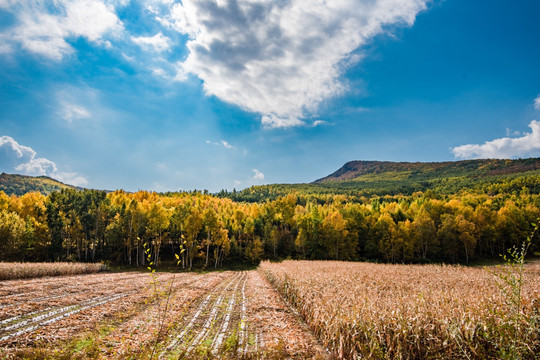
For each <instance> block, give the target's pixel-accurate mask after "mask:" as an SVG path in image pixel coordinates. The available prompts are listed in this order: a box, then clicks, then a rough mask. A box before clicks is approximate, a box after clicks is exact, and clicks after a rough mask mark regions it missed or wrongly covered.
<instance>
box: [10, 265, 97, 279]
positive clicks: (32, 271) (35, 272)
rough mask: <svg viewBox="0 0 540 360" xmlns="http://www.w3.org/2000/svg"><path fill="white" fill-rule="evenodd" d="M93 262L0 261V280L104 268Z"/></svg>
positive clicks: (84, 271) (76, 272)
mask: <svg viewBox="0 0 540 360" xmlns="http://www.w3.org/2000/svg"><path fill="white" fill-rule="evenodd" d="M106 269H107V267H106V266H105V265H103V264H95V263H65V262H63V263H62V262H58V263H18V262H0V280H13V279H28V278H36V277H43V276H60V275H78V274H92V273H97V272H100V271H104V270H106Z"/></svg>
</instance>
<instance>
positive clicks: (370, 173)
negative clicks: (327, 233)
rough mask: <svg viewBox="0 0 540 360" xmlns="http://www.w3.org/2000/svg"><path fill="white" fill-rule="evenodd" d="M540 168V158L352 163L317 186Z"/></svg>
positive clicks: (482, 175) (498, 172) (516, 172)
mask: <svg viewBox="0 0 540 360" xmlns="http://www.w3.org/2000/svg"><path fill="white" fill-rule="evenodd" d="M538 169H540V158H530V159H518V160H507V159H506V160H505V159H503V160H501V159H481V160H463V161H446V162H391V161H350V162H348V163H346V164H345V165H343V167H341V168H340V169H339V170H337V171H336V172H334V173H333V174H330V175H328V176H326V177H324V178H322V179H319V180H316V181H314V183H325V182H330V181H348V180H358V181H362V180H365V181H369V180H371V181H373V180H385V179H403V180H406V179H412V178H416V179H433V178H442V177H458V176H469V177H486V176H494V175H509V174H518V173H524V172H528V171H533V170H538Z"/></svg>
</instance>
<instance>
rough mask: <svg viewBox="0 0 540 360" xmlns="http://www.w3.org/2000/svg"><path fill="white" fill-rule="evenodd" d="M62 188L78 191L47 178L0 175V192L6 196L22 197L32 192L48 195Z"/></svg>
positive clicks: (73, 187)
mask: <svg viewBox="0 0 540 360" xmlns="http://www.w3.org/2000/svg"><path fill="white" fill-rule="evenodd" d="M64 188H71V189H78V188H77V187H75V186H72V185H66V184H64V183H61V182H60V181H58V180H55V179H52V178H50V177H48V176H27V175H17V174H6V173H2V174H0V191H3V192H5V193H6V194H7V195H23V194H26V193H27V192H32V191H37V192H40V193H42V194H44V195H48V194H50V193H51V192H53V191H58V190H61V189H64Z"/></svg>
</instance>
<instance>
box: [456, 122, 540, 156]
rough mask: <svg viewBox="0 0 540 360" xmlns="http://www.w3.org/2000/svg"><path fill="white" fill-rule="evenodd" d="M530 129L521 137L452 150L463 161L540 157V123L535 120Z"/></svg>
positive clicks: (463, 146)
mask: <svg viewBox="0 0 540 360" xmlns="http://www.w3.org/2000/svg"><path fill="white" fill-rule="evenodd" d="M529 127H530V128H531V130H532V131H531V132H530V133H525V134H524V135H523V136H521V137H516V138H512V137H505V138H500V139H495V140H492V141H486V142H485V143H484V144H482V145H475V144H469V145H461V146H457V147H455V148H453V149H451V150H452V152H453V153H454V156H455V157H457V158H462V159H472V158H500V159H507V158H514V157H523V156H540V122H539V121H536V120H533V121H531V123H530V124H529Z"/></svg>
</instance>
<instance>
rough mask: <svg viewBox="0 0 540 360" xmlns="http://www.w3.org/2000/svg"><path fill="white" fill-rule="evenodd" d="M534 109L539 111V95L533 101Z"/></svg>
mask: <svg viewBox="0 0 540 360" xmlns="http://www.w3.org/2000/svg"><path fill="white" fill-rule="evenodd" d="M534 108H535V109H536V110H540V95H538V96H537V97H536V99H534Z"/></svg>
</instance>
